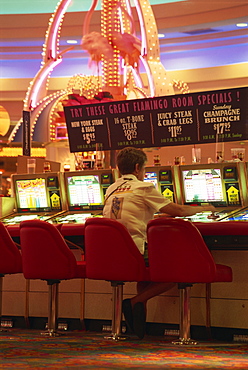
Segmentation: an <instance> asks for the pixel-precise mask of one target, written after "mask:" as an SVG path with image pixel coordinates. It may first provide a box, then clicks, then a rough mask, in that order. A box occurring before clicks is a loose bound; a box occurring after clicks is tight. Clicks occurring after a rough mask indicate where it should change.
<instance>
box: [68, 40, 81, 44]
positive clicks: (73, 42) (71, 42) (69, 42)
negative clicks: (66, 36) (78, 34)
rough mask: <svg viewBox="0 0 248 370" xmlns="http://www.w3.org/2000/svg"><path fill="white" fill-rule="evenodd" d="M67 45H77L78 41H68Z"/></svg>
mask: <svg viewBox="0 0 248 370" xmlns="http://www.w3.org/2000/svg"><path fill="white" fill-rule="evenodd" d="M66 42H67V44H77V43H78V42H77V40H67V41H66Z"/></svg>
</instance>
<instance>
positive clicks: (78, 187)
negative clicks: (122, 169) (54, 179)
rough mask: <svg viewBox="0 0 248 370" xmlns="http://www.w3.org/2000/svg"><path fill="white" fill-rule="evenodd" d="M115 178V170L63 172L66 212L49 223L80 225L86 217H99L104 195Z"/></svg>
mask: <svg viewBox="0 0 248 370" xmlns="http://www.w3.org/2000/svg"><path fill="white" fill-rule="evenodd" d="M115 178H116V174H115V170H106V169H103V170H83V171H73V172H64V185H65V194H66V202H67V209H68V210H67V211H66V212H64V213H63V214H61V215H57V216H55V217H53V218H52V219H50V220H49V221H50V222H52V223H55V224H57V223H63V224H82V223H84V222H85V220H86V218H87V217H92V216H101V215H102V210H103V206H104V195H105V193H106V190H107V188H108V187H109V185H110V184H112V183H113V182H114V181H115Z"/></svg>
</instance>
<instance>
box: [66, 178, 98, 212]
mask: <svg viewBox="0 0 248 370" xmlns="http://www.w3.org/2000/svg"><path fill="white" fill-rule="evenodd" d="M66 181H67V184H66V185H67V191H68V201H69V209H70V210H85V209H92V210H94V209H102V208H103V193H102V189H101V184H100V179H99V176H98V175H81V176H80V175H79V176H68V177H67V178H66Z"/></svg>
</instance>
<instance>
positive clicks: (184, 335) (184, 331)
mask: <svg viewBox="0 0 248 370" xmlns="http://www.w3.org/2000/svg"><path fill="white" fill-rule="evenodd" d="M191 286H192V285H191V284H178V288H179V293H180V335H179V340H176V341H174V342H173V344H197V342H195V341H193V340H191V339H190V290H191Z"/></svg>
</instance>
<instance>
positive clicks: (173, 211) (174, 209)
mask: <svg viewBox="0 0 248 370" xmlns="http://www.w3.org/2000/svg"><path fill="white" fill-rule="evenodd" d="M159 211H160V212H162V213H166V214H167V215H170V216H173V217H175V216H178V217H185V216H193V215H194V214H196V213H200V212H206V211H210V212H216V208H215V207H214V206H211V205H209V206H186V205H180V204H176V203H172V202H171V203H169V204H167V205H166V206H163V207H162V208H160V210H159Z"/></svg>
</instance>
